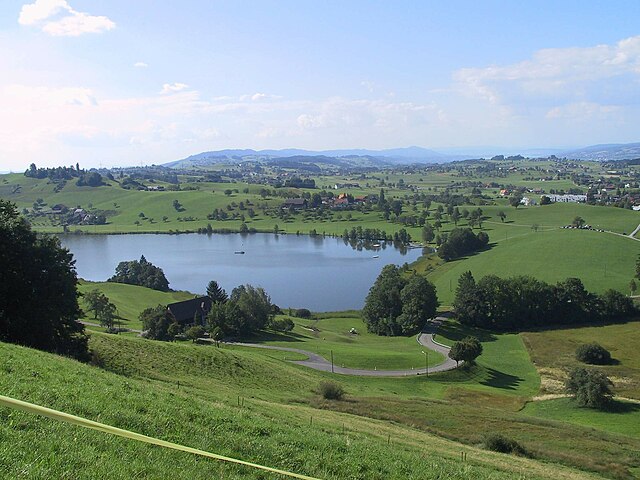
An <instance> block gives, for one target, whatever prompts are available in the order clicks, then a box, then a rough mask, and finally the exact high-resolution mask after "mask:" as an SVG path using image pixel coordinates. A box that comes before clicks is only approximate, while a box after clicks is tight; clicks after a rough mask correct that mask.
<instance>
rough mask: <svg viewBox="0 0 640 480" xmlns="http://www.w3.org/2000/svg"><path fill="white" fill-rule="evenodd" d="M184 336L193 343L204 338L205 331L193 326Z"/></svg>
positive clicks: (201, 327)
mask: <svg viewBox="0 0 640 480" xmlns="http://www.w3.org/2000/svg"><path fill="white" fill-rule="evenodd" d="M184 334H185V335H186V337H187V338H188V339H189V340H191V341H192V342H194V343H195V342H196V341H197V340H198V339H199V338H202V337H204V334H205V329H204V327H203V326H202V325H194V326H192V327H189V328H188V329H187V331H186V332H184Z"/></svg>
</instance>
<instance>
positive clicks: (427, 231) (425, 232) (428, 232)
mask: <svg viewBox="0 0 640 480" xmlns="http://www.w3.org/2000/svg"><path fill="white" fill-rule="evenodd" d="M434 238H435V234H434V232H433V227H432V226H431V224H430V223H428V222H427V223H426V224H425V225H424V227H422V240H424V242H425V243H431V242H433V239H434Z"/></svg>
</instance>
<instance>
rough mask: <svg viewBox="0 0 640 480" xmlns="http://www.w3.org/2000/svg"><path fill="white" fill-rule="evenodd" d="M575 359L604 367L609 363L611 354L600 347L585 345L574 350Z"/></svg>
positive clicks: (598, 345)
mask: <svg viewBox="0 0 640 480" xmlns="http://www.w3.org/2000/svg"><path fill="white" fill-rule="evenodd" d="M576 358H577V359H578V360H580V361H581V362H584V363H589V364H591V365H606V364H608V363H611V353H609V351H608V350H607V349H606V348H604V347H603V346H602V345H600V344H597V343H595V342H593V343H585V344H584V345H580V346H579V347H578V348H577V349H576Z"/></svg>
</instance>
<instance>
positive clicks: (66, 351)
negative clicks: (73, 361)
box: [0, 199, 88, 360]
mask: <svg viewBox="0 0 640 480" xmlns="http://www.w3.org/2000/svg"><path fill="white" fill-rule="evenodd" d="M77 283H78V279H77V276H76V271H75V268H74V260H73V256H72V255H71V254H70V253H69V251H68V250H67V249H65V248H62V247H61V246H60V242H59V240H58V239H57V238H54V237H49V236H39V235H36V233H35V232H33V231H32V230H31V227H30V226H29V224H28V223H27V222H26V221H25V220H24V219H23V218H22V217H20V216H19V214H18V210H17V207H16V206H15V204H13V203H11V202H8V201H5V200H1V199H0V341H3V342H10V343H17V344H20V345H25V346H28V347H31V348H37V349H40V350H46V351H49V352H54V353H58V354H61V355H69V356H72V357H75V358H77V359H81V360H86V359H87V358H88V346H87V337H86V335H85V334H84V327H83V326H82V325H81V324H80V323H78V322H77V321H76V320H77V319H78V318H79V317H80V315H81V310H80V307H79V306H78V292H77V288H76V287H77Z"/></svg>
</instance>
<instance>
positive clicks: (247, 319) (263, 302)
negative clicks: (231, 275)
mask: <svg viewBox="0 0 640 480" xmlns="http://www.w3.org/2000/svg"><path fill="white" fill-rule="evenodd" d="M229 300H230V301H231V302H233V303H234V304H235V305H236V307H237V309H238V311H239V314H240V315H241V316H242V317H243V320H244V324H245V329H244V330H245V331H241V332H239V333H240V334H241V335H244V334H248V333H250V332H253V331H255V330H261V329H263V328H265V327H266V326H267V325H268V324H269V322H270V321H271V319H272V317H273V305H272V303H271V298H270V297H269V295H267V293H266V292H265V291H264V289H263V288H261V287H253V286H251V285H240V286H239V287H236V288H234V289H233V290H232V292H231V296H230V297H229Z"/></svg>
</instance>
